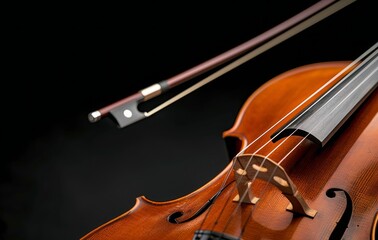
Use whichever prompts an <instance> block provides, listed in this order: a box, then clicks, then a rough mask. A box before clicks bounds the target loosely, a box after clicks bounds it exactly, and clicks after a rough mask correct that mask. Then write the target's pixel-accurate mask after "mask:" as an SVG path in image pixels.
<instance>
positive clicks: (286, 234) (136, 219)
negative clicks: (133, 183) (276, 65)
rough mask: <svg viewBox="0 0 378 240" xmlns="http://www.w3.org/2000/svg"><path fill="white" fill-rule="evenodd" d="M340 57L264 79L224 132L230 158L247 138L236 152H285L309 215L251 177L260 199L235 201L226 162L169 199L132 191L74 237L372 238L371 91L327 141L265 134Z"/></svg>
mask: <svg viewBox="0 0 378 240" xmlns="http://www.w3.org/2000/svg"><path fill="white" fill-rule="evenodd" d="M347 64H348V62H327V63H318V64H311V65H306V66H302V67H298V68H296V69H293V70H290V71H288V72H285V73H283V74H281V75H279V76H277V77H275V78H273V79H271V80H270V81H268V82H266V83H265V84H264V85H263V86H261V87H260V88H259V89H258V90H257V91H255V92H254V93H253V94H252V95H251V96H250V97H249V98H248V100H247V101H246V102H245V104H244V106H243V107H242V109H241V110H240V112H239V114H238V116H237V119H236V121H235V123H234V126H233V127H232V128H230V129H229V130H227V131H225V132H224V133H223V137H224V139H225V141H226V143H227V146H228V151H229V153H230V157H231V158H232V157H234V156H235V155H236V154H238V153H239V152H240V151H241V150H242V149H244V148H245V147H246V146H247V145H248V144H250V143H252V142H253V144H252V145H251V146H250V147H249V148H248V149H246V150H245V152H244V153H243V154H254V155H259V156H263V157H269V159H271V160H272V161H274V162H276V163H278V162H280V161H281V159H285V160H284V161H282V163H280V166H281V167H282V168H283V169H284V170H285V171H286V173H287V174H288V176H289V177H290V180H291V181H292V182H293V183H294V184H295V186H296V188H297V190H298V193H299V194H300V196H301V197H302V198H303V199H304V201H305V202H306V204H308V206H309V207H310V208H311V209H313V210H315V211H316V214H315V215H314V216H306V215H302V214H298V213H297V212H295V211H290V209H289V210H288V205H290V203H291V202H290V200H288V198H287V197H285V195H284V194H283V193H282V191H280V190H279V189H278V188H277V187H275V186H274V185H273V184H271V183H269V182H268V181H265V180H263V179H256V180H255V181H253V183H252V184H251V186H249V191H250V194H251V195H254V196H257V197H259V200H258V202H257V203H254V204H253V203H245V202H241V201H240V194H239V201H238V200H237V198H235V197H236V196H238V189H237V181H236V180H235V172H234V171H233V170H232V167H233V165H232V163H233V161H230V163H229V164H228V165H227V166H226V167H225V168H224V170H223V171H222V172H221V173H219V174H218V175H217V176H215V177H214V178H213V179H212V180H211V181H210V182H208V183H207V184H206V185H204V186H202V187H201V188H199V189H198V190H196V191H194V192H192V193H189V194H188V195H186V196H183V197H181V198H178V199H174V200H171V201H166V202H155V201H153V200H150V199H147V198H145V197H143V196H142V197H139V198H137V199H136V204H135V206H134V207H133V208H132V209H130V210H129V211H127V212H125V213H123V214H122V215H120V216H119V217H117V218H115V219H113V220H111V221H109V222H107V223H105V224H103V225H102V226H99V227H98V228H96V229H94V230H93V231H91V232H90V233H88V234H87V235H85V236H83V237H82V238H81V239H82V240H93V239H101V240H105V239H112V240H114V239H148V240H151V239H160V240H163V239H167V240H177V239H245V240H254V239H375V238H376V235H377V233H376V225H377V211H378V200H377V196H378V184H377V183H378V174H377V173H378V145H377V143H378V115H377V112H378V91H377V90H375V91H374V92H373V93H372V94H371V95H370V96H369V97H368V98H367V99H366V100H365V101H364V103H363V104H362V105H361V106H360V107H359V108H358V109H357V110H356V111H355V112H354V113H353V115H352V116H350V117H349V119H348V120H347V121H346V122H345V123H344V124H343V126H342V127H341V128H340V129H339V130H338V131H337V133H336V134H335V135H334V136H333V137H332V139H331V140H330V141H329V142H328V143H327V144H326V145H325V146H324V147H319V145H317V144H316V143H314V142H312V141H310V140H308V139H303V137H300V136H291V137H287V138H285V141H283V140H284V139H280V140H279V141H277V142H272V141H271V139H270V138H271V135H272V134H273V133H274V132H275V131H277V129H279V128H280V127H281V126H282V125H283V124H284V123H285V121H281V119H282V118H283V117H285V115H287V114H288V113H290V114H289V115H287V116H286V117H287V118H288V119H290V118H291V117H293V116H295V115H296V114H298V113H299V112H301V111H302V110H303V109H304V108H305V107H306V106H307V105H309V104H310V103H311V102H313V101H315V100H316V99H317V98H318V97H319V96H320V95H321V94H323V93H324V92H325V91H327V90H328V89H329V88H330V87H331V86H332V85H329V86H327V87H326V88H324V89H323V90H322V91H320V92H318V93H317V94H316V95H314V96H312V97H311V99H309V101H308V103H306V104H303V105H302V106H300V107H299V108H297V109H296V110H295V111H292V112H291V110H292V109H295V107H296V106H298V105H299V104H300V103H302V102H303V101H304V100H305V99H307V98H308V97H309V96H311V94H312V93H314V92H315V91H316V90H318V89H319V88H320V87H321V86H323V85H324V84H325V83H326V82H327V81H329V79H331V78H332V77H333V76H335V75H336V74H337V73H339V72H340V71H341V70H342V69H343V68H344V67H345V66H346V65H347ZM277 123H278V124H277ZM272 126H274V127H273V128H271V127H272ZM265 143H268V144H266V145H264V144H265ZM262 146H264V147H262ZM220 190H221V191H220ZM235 199H236V200H235ZM196 231H203V232H206V231H207V232H211V233H212V234H213V235H211V236H212V237H213V238H211V236H210V234H209V235H208V236H207V237H206V236H202V237H201V236H199V235H198V236H197V238H195V233H196ZM217 234H218V235H217ZM216 235H217V236H218V237H214V236H216Z"/></svg>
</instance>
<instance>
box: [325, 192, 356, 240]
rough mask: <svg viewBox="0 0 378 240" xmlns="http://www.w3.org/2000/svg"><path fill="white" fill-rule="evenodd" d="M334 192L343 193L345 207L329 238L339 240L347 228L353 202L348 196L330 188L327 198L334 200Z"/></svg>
mask: <svg viewBox="0 0 378 240" xmlns="http://www.w3.org/2000/svg"><path fill="white" fill-rule="evenodd" d="M336 192H343V193H344V195H345V198H346V206H345V210H344V213H343V215H342V216H341V218H340V220H339V221H338V222H337V224H336V227H335V229H334V230H333V232H332V234H331V236H330V237H329V239H330V240H339V239H342V237H343V235H344V233H345V230H346V229H347V228H348V224H349V221H350V218H351V217H352V211H353V202H352V198H351V197H350V196H349V194H348V193H347V192H346V191H344V190H342V189H339V188H330V189H328V190H327V192H326V195H327V197H329V198H334V197H335V196H336Z"/></svg>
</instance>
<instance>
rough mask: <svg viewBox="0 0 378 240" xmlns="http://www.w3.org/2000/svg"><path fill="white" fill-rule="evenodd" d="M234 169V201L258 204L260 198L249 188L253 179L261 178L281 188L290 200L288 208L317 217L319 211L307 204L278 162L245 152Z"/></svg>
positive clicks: (238, 158)
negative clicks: (252, 193) (235, 191)
mask: <svg viewBox="0 0 378 240" xmlns="http://www.w3.org/2000/svg"><path fill="white" fill-rule="evenodd" d="M233 169H234V173H235V174H234V175H235V180H236V187H237V191H238V195H236V196H235V198H234V201H236V202H239V201H240V202H243V203H249V204H256V203H257V202H258V200H259V198H258V197H255V196H252V195H251V193H250V191H249V189H250V186H251V181H252V179H255V178H259V179H262V180H264V181H267V182H270V183H271V184H273V185H274V186H276V187H277V188H278V189H280V190H281V192H282V194H283V195H285V197H286V198H287V199H288V200H289V201H290V204H289V205H288V206H287V208H286V210H288V211H291V212H295V213H298V214H301V215H305V216H307V217H310V218H314V217H315V215H316V213H317V211H316V210H314V209H311V208H310V207H309V206H308V205H307V203H306V201H305V200H304V199H303V197H302V196H301V194H300V193H299V192H298V190H297V188H296V186H295V185H294V183H293V182H292V181H291V179H290V178H289V176H288V175H287V173H286V171H285V170H284V169H283V168H282V167H281V166H280V165H278V164H277V163H276V162H274V161H272V160H270V159H269V158H266V157H263V156H260V155H252V154H245V155H240V156H238V157H237V158H236V159H235V164H234V167H233Z"/></svg>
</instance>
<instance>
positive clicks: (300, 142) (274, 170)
mask: <svg viewBox="0 0 378 240" xmlns="http://www.w3.org/2000/svg"><path fill="white" fill-rule="evenodd" d="M376 71H377V69H375V71H374V72H376ZM374 72H372V73H371V74H370V75H372V74H373V73H374ZM356 77H357V76H356ZM367 79H368V77H366V78H365V80H363V81H362V82H361V83H360V84H359V85H358V86H357V87H356V88H355V89H354V90H352V92H350V93H349V94H348V95H347V96H346V97H345V98H344V99H343V100H342V101H341V102H340V103H339V104H337V105H336V106H335V108H334V109H332V111H331V112H330V113H329V114H331V113H332V112H334V111H335V110H336V109H337V108H338V107H339V106H340V105H341V104H342V103H343V102H344V101H346V100H347V99H348V98H349V97H350V96H351V95H352V94H353V93H354V92H355V91H356V90H357V89H358V88H359V87H361V85H362V84H363V83H364V82H365V81H367ZM342 90H343V89H341V90H340V91H339V92H341V91H342ZM339 92H337V93H336V95H337V94H338V93H339ZM318 125H319V123H318V124H316V125H315V126H314V127H313V128H312V129H311V130H310V131H309V133H308V134H306V136H304V137H303V138H302V139H301V140H300V141H299V142H298V143H297V144H296V145H295V146H294V147H293V148H292V149H291V150H290V151H289V152H288V153H287V154H286V155H285V156H284V157H283V158H282V159H281V160H280V161H279V162H278V163H277V165H276V166H275V167H274V169H273V171H272V174H271V175H270V177H269V179H268V181H267V182H266V184H265V187H264V189H263V191H261V192H262V194H261V195H262V196H264V195H265V193H266V191H267V189H268V185H269V183H270V182H271V181H272V178H273V175H274V173H275V172H276V170H277V168H278V166H279V165H281V164H282V163H283V162H284V160H285V159H286V158H287V157H288V156H289V155H290V154H291V153H292V152H293V151H294V150H295V149H296V148H298V147H299V146H300V145H301V144H302V143H303V142H304V141H305V140H306V139H307V138H308V137H309V136H310V135H311V132H312V130H314V129H315V128H316V127H317V126H318ZM294 132H295V131H294ZM291 135H292V134H291ZM291 135H290V136H291ZM290 136H289V137H290ZM286 139H288V138H286ZM286 139H285V140H286ZM265 159H266V158H264V160H263V161H265ZM261 165H262V164H261ZM261 165H260V166H261ZM256 205H257V204H256ZM256 205H255V207H254V208H253V209H251V212H250V214H249V216H248V217H247V219H246V221H245V222H244V226H243V228H242V231H241V233H240V235H239V238H241V237H242V235H243V233H244V230H245V229H246V227H247V224H248V222H249V219H250V218H251V217H252V214H253V212H254V211H255V209H256V207H257V206H256Z"/></svg>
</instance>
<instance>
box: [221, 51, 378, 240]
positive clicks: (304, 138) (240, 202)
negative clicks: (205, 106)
mask: <svg viewBox="0 0 378 240" xmlns="http://www.w3.org/2000/svg"><path fill="white" fill-rule="evenodd" d="M376 45H377V44H376ZM373 48H376V46H373V47H372V48H370V50H371V49H373ZM370 50H368V51H367V52H366V54H368V52H369V51H370ZM366 54H363V55H362V56H361V57H359V58H358V59H359V60H360V59H361V58H362V57H363V56H366ZM359 60H355V61H354V62H358V61H359ZM370 64H372V63H370ZM350 65H351V64H350ZM350 65H349V66H350ZM346 68H348V66H347V67H346ZM344 70H345V68H344ZM375 71H377V70H375ZM375 71H374V72H375ZM374 72H373V73H374ZM373 73H371V74H370V75H372V74H373ZM346 77H347V76H345V78H346ZM357 77H358V75H357V76H355V77H354V78H357ZM367 79H368V78H365V79H364V80H363V81H362V82H361V83H360V84H358V86H357V87H356V88H354V89H353V90H352V92H350V93H349V94H348V95H347V96H346V97H345V98H344V99H343V100H342V101H341V102H340V103H339V104H338V105H336V106H335V108H334V109H333V110H332V111H331V112H329V114H331V113H332V112H333V111H335V110H336V109H337V108H338V107H339V106H340V105H341V104H342V103H343V102H344V101H345V100H346V99H348V98H349V97H350V96H351V95H352V94H353V93H354V92H355V91H356V90H357V89H358V88H359V87H361V85H362V84H363V83H364V82H365V81H366V80H367ZM351 82H352V81H350V82H348V83H347V84H346V85H345V86H344V87H343V88H342V89H340V90H339V91H338V92H337V93H336V94H335V95H334V96H332V98H331V99H329V100H328V102H329V101H331V100H332V99H333V98H334V97H335V96H337V95H338V94H339V93H340V92H342V91H343V89H345V88H346V87H347V86H348V85H349V84H350V83H351ZM323 106H324V105H323ZM323 106H322V107H323ZM322 107H321V108H322ZM321 108H320V109H321ZM319 124H320V123H318V124H316V125H315V126H314V127H313V128H312V129H311V130H310V131H309V133H308V134H307V135H306V136H304V137H303V138H302V139H301V141H299V142H298V143H297V144H296V145H295V146H294V147H293V148H292V149H291V150H290V151H289V152H288V153H287V154H286V155H285V156H284V157H283V158H282V159H281V160H280V161H279V162H278V163H277V165H276V167H275V168H274V169H273V171H272V174H271V175H270V177H269V179H268V181H267V182H266V184H265V187H264V189H263V191H262V193H261V195H262V196H264V195H265V192H266V191H267V188H268V185H269V183H270V181H271V179H272V178H273V175H274V173H275V171H276V169H277V167H278V166H279V165H281V164H282V163H283V161H284V160H285V159H286V158H287V157H288V156H289V155H290V154H291V153H292V152H293V151H294V150H295V149H296V148H297V147H299V146H300V144H301V143H302V142H303V141H305V140H306V139H307V137H308V136H309V135H310V134H311V133H312V131H313V130H314V129H315V128H316V127H317V126H318V125H319ZM296 131H297V130H294V131H293V132H292V133H291V134H290V135H289V136H288V137H287V138H285V139H284V140H283V141H282V142H281V143H280V144H279V145H278V146H277V147H275V148H274V149H273V150H272V151H271V152H270V153H269V154H268V155H267V156H265V158H264V159H263V161H262V163H261V164H260V167H261V166H263V164H264V162H265V161H266V159H267V158H268V156H269V155H271V154H272V153H273V152H274V151H275V150H276V149H277V148H278V147H280V146H281V145H282V144H283V142H285V141H286V140H287V139H289V137H291V136H293V135H294V133H295V132H296ZM277 135H278V134H277ZM277 135H276V136H277ZM260 149H261V148H260ZM257 152H258V151H255V152H254V153H253V154H252V155H251V158H250V160H249V161H248V163H247V164H246V166H245V167H244V170H245V169H247V168H248V164H249V163H250V161H251V159H252V156H253V155H254V154H256V153H257ZM258 172H259V170H257V171H256V173H255V175H254V177H253V178H252V180H251V184H253V182H254V181H255V180H256V178H257V175H258ZM246 194H248V190H246V191H245V192H244V193H243V195H242V196H240V197H239V203H238V205H237V207H236V208H235V209H234V211H233V213H232V214H231V217H230V218H229V219H228V221H227V223H226V225H225V227H224V231H223V232H225V230H226V229H227V226H228V225H229V224H230V223H231V219H232V217H233V216H234V215H236V212H237V210H238V209H239V208H240V206H241V204H242V201H241V199H243V198H244V197H245V196H246ZM257 204H258V203H256V204H255V207H254V208H252V209H251V212H250V214H249V216H248V218H247V220H246V221H245V224H244V225H245V226H244V227H243V228H242V231H241V234H242V232H243V231H244V229H245V227H246V224H247V223H248V221H249V219H250V217H252V214H253V212H254V210H255V209H256V207H257ZM241 236H242V235H240V237H241Z"/></svg>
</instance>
